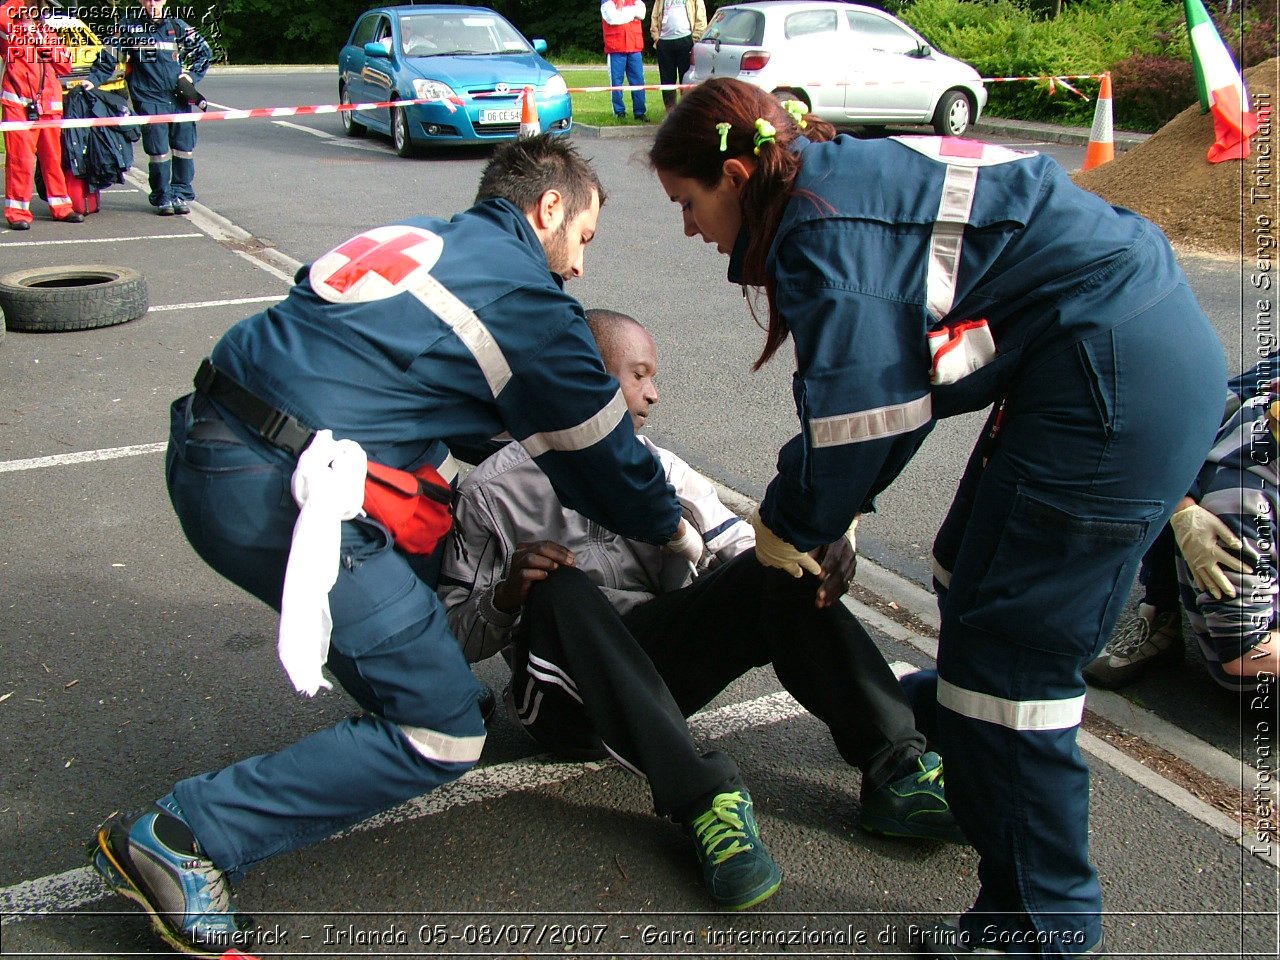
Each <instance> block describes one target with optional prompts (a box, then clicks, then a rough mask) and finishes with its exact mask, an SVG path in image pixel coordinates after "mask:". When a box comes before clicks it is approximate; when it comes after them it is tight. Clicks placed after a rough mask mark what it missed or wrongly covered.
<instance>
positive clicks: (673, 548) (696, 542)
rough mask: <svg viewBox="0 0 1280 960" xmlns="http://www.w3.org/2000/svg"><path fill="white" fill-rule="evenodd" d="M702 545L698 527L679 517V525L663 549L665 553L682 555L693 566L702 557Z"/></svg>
mask: <svg viewBox="0 0 1280 960" xmlns="http://www.w3.org/2000/svg"><path fill="white" fill-rule="evenodd" d="M704 546H705V545H704V544H703V542H702V534H701V533H700V532H699V531H698V528H697V527H695V526H694V525H693V524H692V523H689V522H688V521H687V520H685V519H684V518H683V517H681V518H680V526H679V527H678V528H677V529H676V535H675V536H674V537H672V538H671V540H670V541H669V542H668V543H667V545H666V546H665V547H663V549H664V550H666V551H667V553H674V554H677V555H679V556H681V557H684V558H685V559H686V560H688V561H689V562H690V563H692V564H693V565H694V566H697V563H698V561H699V560H701V559H702V550H703V547H704Z"/></svg>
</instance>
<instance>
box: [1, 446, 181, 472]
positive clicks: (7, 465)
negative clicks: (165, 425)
mask: <svg viewBox="0 0 1280 960" xmlns="http://www.w3.org/2000/svg"><path fill="white" fill-rule="evenodd" d="M167 446H168V444H167V443H138V444H134V445H133V446H129V447H109V448H107V449H105V450H81V451H80V452H78V453H59V454H55V455H54V456H51V457H33V458H32V459H30V460H3V461H0V473H16V472H17V471H19V470H41V469H43V468H45V467H65V466H67V465H68V464H73V463H97V462H98V461H100V460H118V459H120V458H121V457H140V456H143V455H145V454H148V453H160V452H161V451H163V450H164V449H165V447H167Z"/></svg>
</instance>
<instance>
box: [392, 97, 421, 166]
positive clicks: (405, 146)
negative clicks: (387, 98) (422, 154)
mask: <svg viewBox="0 0 1280 960" xmlns="http://www.w3.org/2000/svg"><path fill="white" fill-rule="evenodd" d="M392 99H393V100H394V99H396V98H395V97H392ZM391 145H392V146H393V147H395V148H396V156H397V157H412V156H413V155H414V154H416V153H417V152H418V149H417V147H415V146H414V145H413V138H412V137H411V136H409V114H408V113H406V112H405V109H404V107H392V108H391Z"/></svg>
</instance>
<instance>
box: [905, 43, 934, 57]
mask: <svg viewBox="0 0 1280 960" xmlns="http://www.w3.org/2000/svg"><path fill="white" fill-rule="evenodd" d="M932 55H933V50H932V49H930V47H929V45H928V44H927V43H922V44H920V46H918V47H916V48H915V49H914V50H912V51H911V52H910V53H909V54H907V56H909V57H914V58H915V59H917V60H924V59H926V58H928V57H930V56H932Z"/></svg>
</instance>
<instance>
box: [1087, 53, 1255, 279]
mask: <svg viewBox="0 0 1280 960" xmlns="http://www.w3.org/2000/svg"><path fill="white" fill-rule="evenodd" d="M1244 77H1245V83H1246V84H1247V85H1248V87H1249V94H1250V97H1251V99H1252V100H1253V108H1254V110H1255V111H1258V114H1259V121H1260V122H1259V129H1258V133H1257V135H1256V136H1255V137H1254V140H1253V148H1252V150H1251V152H1250V154H1249V156H1248V157H1246V158H1245V159H1244V160H1226V161H1224V162H1222V163H1209V161H1208V160H1207V159H1206V158H1205V154H1206V153H1207V152H1208V150H1209V147H1210V146H1212V145H1213V141H1214V135H1213V117H1212V116H1211V115H1210V114H1202V113H1200V105H1199V104H1198V103H1197V104H1193V105H1192V106H1190V107H1188V108H1187V109H1186V110H1183V111H1182V112H1181V113H1180V114H1178V115H1177V116H1176V117H1174V118H1173V119H1172V120H1170V121H1169V122H1168V123H1166V124H1165V125H1164V126H1163V127H1161V128H1160V130H1159V132H1158V133H1156V134H1155V135H1154V136H1152V137H1151V139H1150V140H1147V141H1146V142H1145V143H1143V144H1141V145H1140V146H1138V147H1135V148H1134V149H1132V150H1129V151H1128V152H1126V153H1125V154H1123V155H1122V156H1120V157H1117V158H1116V159H1115V160H1112V161H1111V162H1110V163H1104V164H1103V165H1102V166H1100V167H1095V168H1094V169H1092V170H1089V171H1087V172H1084V173H1078V174H1076V175H1075V178H1074V179H1075V181H1076V183H1078V184H1079V185H1080V186H1082V187H1085V188H1086V189H1088V190H1092V191H1093V192H1094V193H1096V194H1098V195H1099V196H1101V197H1103V198H1104V199H1105V200H1106V201H1107V202H1108V203H1112V204H1114V205H1116V206H1119V207H1128V208H1129V209H1131V210H1136V211H1138V212H1139V213H1141V214H1142V215H1143V216H1146V217H1149V218H1150V219H1152V220H1154V221H1155V222H1156V223H1158V224H1159V225H1160V228H1161V229H1162V230H1164V232H1165V233H1166V234H1167V235H1168V236H1169V239H1170V240H1172V241H1173V242H1174V243H1175V244H1176V245H1178V246H1180V247H1186V248H1189V249H1194V250H1201V251H1206V252H1210V253H1219V254H1226V255H1228V256H1231V257H1241V256H1243V258H1244V259H1245V260H1252V259H1253V254H1254V252H1255V251H1256V248H1257V235H1256V233H1255V228H1256V227H1258V226H1259V224H1261V225H1263V226H1265V227H1267V230H1266V232H1267V233H1268V234H1271V235H1274V231H1275V229H1276V224H1277V221H1280V203H1278V202H1277V196H1278V195H1280V184H1278V183H1277V181H1276V164H1275V156H1276V152H1277V151H1276V149H1275V133H1274V130H1275V124H1274V123H1273V122H1272V119H1273V116H1272V115H1273V114H1274V112H1275V108H1276V93H1277V87H1280V83H1277V79H1280V58H1277V57H1273V58H1272V59H1270V60H1267V61H1265V62H1264V63H1259V64H1257V65H1256V66H1254V67H1250V68H1249V69H1248V70H1246V71H1245V74H1244ZM1268 108H1269V109H1270V110H1271V111H1272V114H1268V113H1266V112H1264V111H1265V110H1266V109H1268ZM1259 217H1265V218H1268V219H1267V220H1259V219H1258V218H1259Z"/></svg>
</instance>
